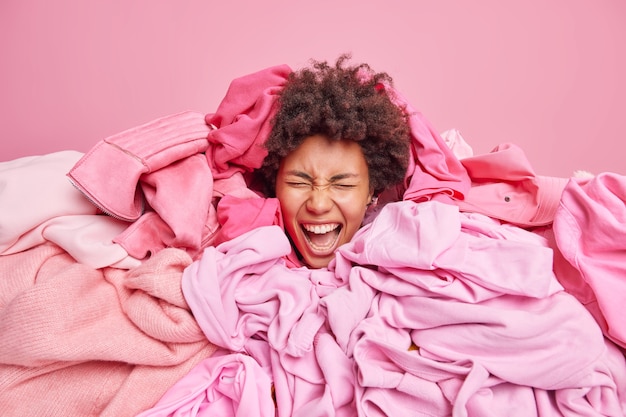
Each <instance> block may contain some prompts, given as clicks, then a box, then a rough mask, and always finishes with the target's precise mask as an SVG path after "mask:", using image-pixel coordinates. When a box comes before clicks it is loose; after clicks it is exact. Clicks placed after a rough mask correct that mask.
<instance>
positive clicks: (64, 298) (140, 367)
mask: <svg viewBox="0 0 626 417" xmlns="http://www.w3.org/2000/svg"><path fill="white" fill-rule="evenodd" d="M190 263H191V258H190V257H189V255H187V254H186V253H184V252H183V251H180V250H177V249H166V250H163V251H161V252H159V254H157V255H155V257H153V258H152V259H150V260H149V261H146V262H145V263H144V264H142V265H141V266H139V267H137V268H134V269H131V270H122V269H117V268H103V269H94V268H91V267H89V266H86V265H84V264H80V263H77V262H76V261H75V260H73V259H72V258H71V257H70V256H69V255H68V254H67V253H66V252H65V251H63V250H62V249H61V248H59V247H58V246H56V245H54V244H52V243H46V244H42V245H39V246H37V247H35V248H33V249H30V250H28V251H24V252H21V253H17V254H14V255H6V256H2V257H0V335H2V337H0V414H1V415H3V416H26V415H46V416H69V415H72V416H115V417H122V416H133V415H135V414H137V413H138V412H140V411H142V410H144V409H147V408H149V407H151V406H152V405H153V404H154V403H155V402H156V401H157V400H158V399H159V398H160V397H161V396H162V395H163V393H164V392H165V391H166V390H167V389H168V388H169V387H170V386H172V385H173V384H174V383H175V382H176V381H178V380H179V379H180V378H182V377H183V376H184V375H185V374H187V373H188V371H189V370H190V369H191V368H192V367H193V366H194V365H195V364H197V363H198V362H200V361H201V360H203V359H205V358H206V357H208V356H210V355H211V354H212V353H213V351H214V350H215V346H214V345H212V344H210V343H209V342H208V341H207V340H206V339H205V338H204V336H203V334H202V332H201V330H200V329H199V327H198V326H197V324H196V322H195V320H194V318H193V316H192V314H191V313H190V311H189V309H188V307H187V304H186V303H185V300H184V298H183V296H182V293H181V291H180V281H181V276H182V270H183V269H184V268H185V267H186V266H187V265H189V264H190Z"/></svg>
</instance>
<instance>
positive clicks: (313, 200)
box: [306, 187, 334, 214]
mask: <svg viewBox="0 0 626 417" xmlns="http://www.w3.org/2000/svg"><path fill="white" fill-rule="evenodd" d="M333 204H334V203H333V199H332V198H331V196H330V193H329V190H328V188H327V187H313V188H312V190H311V192H310V193H309V198H308V199H307V202H306V208H307V210H309V211H310V212H311V213H316V214H320V213H325V212H327V211H329V210H330V209H331V208H332V206H333Z"/></svg>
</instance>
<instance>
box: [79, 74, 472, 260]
mask: <svg viewBox="0 0 626 417" xmlns="http://www.w3.org/2000/svg"><path fill="white" fill-rule="evenodd" d="M291 72H292V71H291V69H290V68H289V67H288V66H286V65H278V66H274V67H269V68H266V69H264V70H261V71H258V72H255V73H252V74H249V75H245V76H242V77H239V78H236V79H234V80H233V81H232V82H231V85H230V86H229V88H228V91H227V93H226V95H225V97H224V99H223V100H222V102H221V103H220V105H219V106H218V109H217V111H216V112H215V113H209V114H206V115H204V116H202V115H201V114H200V113H197V112H183V113H179V114H174V115H170V116H165V117H162V118H159V119H156V120H154V121H152V122H149V123H146V124H144V125H141V126H137V127H135V128H132V129H129V130H127V131H124V132H121V133H119V134H117V135H113V136H111V137H109V138H106V139H104V140H103V141H101V142H99V143H98V144H97V145H96V146H95V147H94V148H93V149H91V150H90V151H89V152H88V153H87V154H86V155H85V156H84V157H83V158H81V159H80V160H79V161H78V162H77V163H76V165H75V166H74V167H73V168H72V169H71V170H70V172H69V173H68V176H69V177H70V178H71V180H72V182H73V183H74V185H75V186H76V187H77V188H78V189H80V190H81V191H82V192H84V193H85V195H86V196H87V197H88V198H89V199H90V200H91V201H93V202H94V204H96V205H97V206H98V207H100V208H101V209H102V210H103V211H104V212H106V213H108V214H110V215H112V216H114V217H116V218H119V219H123V220H126V221H129V222H130V223H129V225H128V228H127V229H126V230H124V232H122V233H120V234H119V235H118V236H116V238H115V239H114V242H116V243H118V244H120V245H121V246H122V247H123V248H124V249H125V250H126V251H127V252H128V253H129V254H130V255H131V256H133V257H135V258H138V259H143V258H145V257H147V256H149V255H150V254H152V253H156V252H158V251H159V250H160V249H162V248H164V247H177V248H182V249H185V250H186V251H187V252H188V253H190V254H191V255H192V256H193V257H194V259H195V258H197V257H198V256H199V255H200V254H201V253H202V250H203V249H204V248H205V247H207V246H210V245H213V244H215V243H216V242H215V239H216V238H217V235H218V232H219V229H220V227H221V224H220V223H219V220H218V214H217V213H216V206H217V204H218V202H219V200H220V199H221V198H222V197H223V196H224V195H234V196H236V197H239V198H244V197H245V198H258V197H259V196H258V195H257V194H256V193H254V192H252V191H251V190H250V189H249V188H248V184H246V182H245V181H242V179H243V178H244V176H245V174H248V173H250V172H252V171H254V170H255V169H257V168H259V167H260V166H261V164H262V162H263V159H264V158H265V156H266V155H267V151H266V150H265V148H264V147H263V146H262V145H263V143H264V142H265V140H266V139H267V137H268V135H269V132H270V130H271V119H272V116H273V114H274V112H275V110H276V109H275V104H276V99H277V97H278V95H279V94H280V91H281V90H282V88H283V86H284V84H285V83H286V81H287V78H288V76H289V74H290V73H291ZM385 88H386V90H387V92H388V93H389V96H390V98H391V99H392V101H393V102H394V103H395V104H396V105H397V106H399V107H401V108H403V109H404V110H405V111H406V112H407V115H408V122H409V128H410V134H411V146H410V149H411V151H410V152H411V154H410V158H409V166H408V169H407V172H406V175H405V180H404V182H403V183H401V184H398V186H396V187H393V188H392V189H390V190H388V191H387V192H386V193H384V195H383V196H382V198H381V199H380V201H381V204H382V203H383V202H384V203H386V202H389V201H396V200H399V199H402V198H405V199H410V200H416V201H417V200H420V201H421V200H428V199H431V198H435V199H439V200H442V201H443V200H445V201H447V202H449V203H452V200H454V199H459V198H463V196H464V194H465V193H466V192H467V190H468V189H469V186H470V179H469V178H468V176H467V173H466V172H465V169H464V168H463V166H462V165H461V164H460V162H459V161H458V159H457V158H456V157H455V156H454V154H453V153H452V151H451V150H450V148H449V147H448V146H447V145H446V143H445V142H444V140H443V139H442V138H441V136H440V135H439V134H438V133H437V132H436V131H435V130H434V128H433V127H432V126H431V124H430V123H429V121H428V120H427V119H426V118H425V117H424V116H423V115H422V114H421V113H420V112H419V111H417V110H415V109H414V108H413V107H412V106H411V105H410V104H409V103H408V102H407V100H406V99H405V98H404V97H403V96H402V95H401V94H400V93H399V92H398V91H396V90H395V89H394V88H393V87H391V86H385ZM110 167H115V169H113V170H110V169H109V168H110ZM107 170H109V171H112V173H111V175H102V173H103V172H106V171H107Z"/></svg>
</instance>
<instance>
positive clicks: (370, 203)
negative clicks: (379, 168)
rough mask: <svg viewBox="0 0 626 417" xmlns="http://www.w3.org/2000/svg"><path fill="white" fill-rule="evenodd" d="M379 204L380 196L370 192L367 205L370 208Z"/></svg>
mask: <svg viewBox="0 0 626 417" xmlns="http://www.w3.org/2000/svg"><path fill="white" fill-rule="evenodd" d="M377 203H378V196H375V195H374V191H373V190H372V191H370V194H369V196H368V198H367V205H368V206H375V205H376V204H377Z"/></svg>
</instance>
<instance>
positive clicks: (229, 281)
mask: <svg viewBox="0 0 626 417" xmlns="http://www.w3.org/2000/svg"><path fill="white" fill-rule="evenodd" d="M289 251H290V246H289V242H288V240H287V238H286V237H285V235H284V234H283V232H282V230H281V229H280V228H278V227H276V226H269V227H264V228H258V229H255V230H253V231H251V232H249V233H247V234H244V235H241V236H239V237H237V238H235V239H233V240H231V241H229V242H226V243H224V244H222V245H219V246H218V247H215V248H213V247H212V248H207V249H206V250H205V252H204V255H203V256H202V258H201V259H199V260H198V261H196V262H194V263H193V264H192V265H191V266H190V267H188V268H187V269H186V270H185V272H184V275H183V281H182V287H183V294H184V296H185V298H186V300H187V302H188V303H189V306H190V308H191V310H192V311H193V313H194V316H195V317H196V319H197V321H198V323H199V325H200V326H201V328H202V330H203V331H204V333H205V334H206V336H207V338H208V339H209V340H212V341H214V342H215V343H216V344H218V345H220V346H222V347H224V348H226V349H229V350H232V351H235V352H246V353H248V354H249V355H251V356H252V357H253V358H255V359H256V360H257V361H258V363H259V364H260V365H261V367H262V368H263V369H266V370H268V371H271V375H272V378H273V383H274V387H275V389H276V398H277V413H278V415H279V416H292V415H293V416H299V415H302V416H305V415H306V416H322V415H323V416H326V415H336V416H343V415H355V413H357V412H358V413H359V415H394V416H403V415H415V410H416V409H419V410H421V412H422V413H423V414H424V415H453V416H464V415H481V416H482V415H487V416H488V415H511V414H510V412H509V411H510V408H511V406H513V408H514V410H515V413H516V414H513V415H520V416H521V415H525V416H535V415H536V416H580V415H585V416H592V415H611V416H620V415H623V412H624V410H625V409H626V363H625V361H624V356H623V355H622V354H621V353H620V352H619V350H618V349H617V348H616V347H615V346H614V345H613V344H612V343H611V342H609V341H607V340H606V339H605V338H604V337H603V334H602V332H601V331H600V328H599V327H598V326H597V324H596V322H595V321H594V320H593V318H592V317H591V316H590V315H589V313H588V312H587V310H586V309H585V308H584V307H583V306H582V305H581V304H580V303H579V302H578V301H577V300H576V299H575V298H574V297H573V296H571V295H569V294H567V293H565V292H564V291H563V289H562V287H561V285H560V284H559V283H558V281H557V279H556V277H555V276H554V274H553V272H552V251H551V250H550V248H548V247H547V242H546V241H545V239H544V238H542V237H541V236H538V235H536V234H534V233H531V232H527V231H525V230H523V229H520V228H518V227H515V226H512V225H507V224H504V225H502V224H500V223H499V222H497V221H494V220H492V219H490V218H488V217H485V216H483V215H480V214H460V213H459V212H458V209H457V208H456V207H455V206H453V205H449V204H441V203H439V202H425V203H419V204H416V203H413V202H410V201H405V202H399V203H391V204H388V205H386V206H385V207H384V208H383V209H382V210H381V212H380V213H379V215H378V216H377V217H376V219H375V220H374V221H373V222H372V223H371V224H370V225H368V226H365V227H363V228H362V229H361V230H360V231H359V232H358V233H357V235H356V236H355V237H354V239H353V240H352V241H351V242H350V243H348V244H347V245H344V246H343V247H341V248H340V249H339V251H338V255H337V259H336V261H335V262H333V263H331V265H330V267H329V269H320V270H308V269H305V268H296V269H289V268H288V267H287V266H286V264H285V262H284V259H283V257H284V256H285V254H286V253H288V252H289ZM528 259H532V262H527V260H528ZM373 265H376V267H374V266H373ZM412 345H413V346H414V347H415V348H414V349H412V348H411V346H412Z"/></svg>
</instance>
